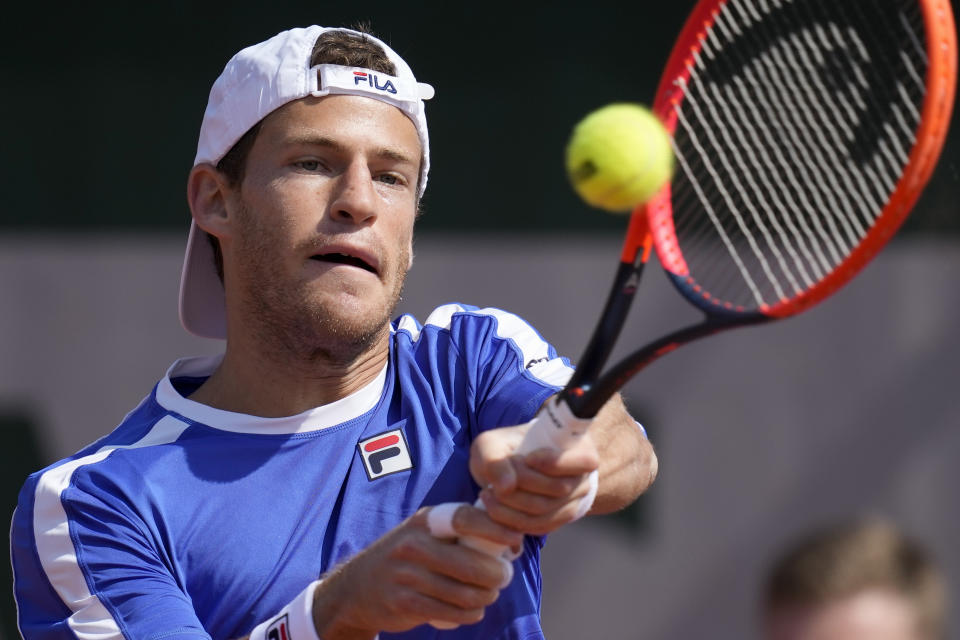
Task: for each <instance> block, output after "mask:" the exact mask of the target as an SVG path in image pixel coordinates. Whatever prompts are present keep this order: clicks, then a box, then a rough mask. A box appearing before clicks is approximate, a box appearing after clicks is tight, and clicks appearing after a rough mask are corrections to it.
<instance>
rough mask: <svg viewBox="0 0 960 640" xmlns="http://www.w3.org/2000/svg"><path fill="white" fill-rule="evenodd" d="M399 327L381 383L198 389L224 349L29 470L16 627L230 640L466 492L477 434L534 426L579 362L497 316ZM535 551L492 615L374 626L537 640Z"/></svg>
mask: <svg viewBox="0 0 960 640" xmlns="http://www.w3.org/2000/svg"><path fill="white" fill-rule="evenodd" d="M391 326H392V333H391V339H390V357H389V362H388V364H387V366H386V367H385V368H384V370H383V371H382V372H381V373H380V374H379V376H378V377H377V379H376V380H374V381H373V382H371V383H370V384H368V385H367V386H366V387H364V388H363V389H361V390H359V391H357V392H356V393H354V394H352V395H351V396H348V397H346V398H343V399H341V400H339V401H337V402H334V403H332V404H329V405H325V406H322V407H318V408H316V409H312V410H310V411H307V412H305V413H303V414H300V415H297V416H292V417H287V418H258V417H254V416H249V415H244V414H237V413H231V412H226V411H220V410H217V409H213V408H211V407H208V406H205V405H202V404H199V403H197V402H193V401H191V400H190V399H189V395H190V394H191V393H192V392H193V391H194V390H195V389H196V388H197V387H199V386H200V385H201V384H202V383H203V381H204V380H205V379H206V378H207V377H208V376H209V375H210V374H211V373H212V372H213V370H214V369H215V368H216V366H217V365H218V363H219V358H190V359H184V360H179V361H177V362H175V363H174V364H173V366H172V367H171V368H170V369H169V371H168V372H167V375H166V376H165V377H164V378H163V379H161V380H160V382H159V383H157V385H156V386H155V387H154V389H153V391H152V392H151V393H150V395H148V396H147V397H146V398H145V399H144V400H143V401H142V402H141V403H140V405H139V406H138V407H137V408H136V409H134V410H133V411H132V412H131V413H130V414H129V415H127V417H126V418H125V419H124V420H123V422H122V423H121V424H120V426H118V427H117V428H116V429H115V430H114V431H113V432H112V433H110V434H109V435H107V436H105V437H104V438H102V439H100V440H99V441H97V442H95V443H94V444H92V445H90V446H89V447H87V448H85V449H83V450H82V451H80V452H78V453H77V454H75V455H74V456H72V457H70V458H67V459H65V460H61V461H59V462H57V463H55V464H53V465H51V466H50V467H47V468H46V469H43V470H42V471H38V472H37V473H35V474H33V475H31V476H30V477H29V479H28V480H27V482H26V484H25V485H24V487H23V489H22V491H21V493H20V500H19V504H18V507H17V509H16V511H15V513H14V518H13V527H12V532H11V546H12V559H13V566H14V573H15V595H16V600H17V606H18V609H19V624H20V628H21V631H22V633H23V635H24V636H25V637H26V638H28V639H34V638H82V639H87V638H90V639H92V638H97V639H98V640H106V639H112V638H128V639H136V640H158V639H160V638H164V639H172V638H216V639H218V640H219V639H223V640H227V639H230V638H238V637H241V636H243V635H246V634H247V633H249V632H250V630H251V629H252V628H253V627H254V626H255V625H256V624H258V623H260V622H262V621H265V620H267V619H268V618H269V617H270V616H272V615H273V614H274V613H276V612H277V611H279V610H280V609H281V608H282V607H283V606H284V605H286V604H287V603H288V602H289V601H290V600H292V599H293V598H294V597H295V596H296V595H297V594H298V593H299V592H300V591H301V590H302V589H303V588H304V587H305V586H306V585H307V584H308V583H309V582H311V581H312V580H314V579H316V578H317V577H319V576H320V575H321V574H323V573H324V572H326V571H327V570H329V569H331V568H332V567H334V566H335V565H336V564H337V563H339V562H341V561H344V560H346V559H348V558H350V557H351V556H352V555H354V554H356V553H357V552H358V551H360V550H361V549H363V548H364V547H366V546H368V545H369V544H370V543H372V542H373V541H374V540H376V539H377V538H378V537H380V536H381V535H383V534H384V533H385V532H387V531H388V530H390V529H392V528H393V527H395V526H396V525H397V524H399V523H400V522H401V521H402V520H404V519H405V518H407V517H408V516H410V515H411V514H412V513H414V512H415V511H416V510H417V509H418V508H419V507H421V506H424V505H433V504H438V503H441V502H448V501H467V502H472V501H474V500H475V499H476V497H477V491H478V487H477V486H476V484H475V483H474V482H473V480H472V478H471V476H470V473H469V470H468V466H467V462H468V455H469V450H470V443H471V441H472V440H473V438H474V437H476V436H477V434H479V433H480V432H482V431H484V430H486V429H492V428H495V427H500V426H507V425H513V424H521V423H523V422H526V421H528V420H530V419H531V418H532V417H533V415H534V414H535V413H536V411H537V409H538V408H539V407H540V405H541V404H542V403H543V402H544V401H545V400H546V399H547V398H548V397H549V396H550V395H551V394H553V393H555V392H556V391H557V390H558V389H559V388H560V386H561V385H562V384H563V383H564V382H565V381H566V380H567V378H568V377H569V375H570V373H571V369H570V366H569V363H568V362H567V361H566V360H565V359H562V358H559V357H558V356H557V354H556V351H555V350H554V349H553V347H552V346H550V345H549V344H547V343H546V342H545V341H544V340H543V339H542V338H541V337H540V336H539V335H538V334H537V333H536V331H534V330H533V329H532V328H531V327H530V326H529V325H527V324H526V323H525V322H523V321H522V320H520V319H519V318H517V317H516V316H514V315H511V314H509V313H505V312H503V311H499V310H496V309H477V308H475V307H470V306H467V305H458V304H452V305H446V306H443V307H440V308H438V309H436V310H435V311H434V312H433V313H432V314H431V315H430V316H429V317H428V318H427V320H426V322H425V323H424V324H423V325H421V324H420V323H418V322H417V321H416V320H415V319H414V318H412V317H410V316H402V317H400V318H399V319H397V320H396V321H394V322H393V323H392V325H391ZM539 554H540V540H539V539H536V538H530V537H528V538H527V541H526V544H525V549H524V553H523V555H522V556H521V557H520V558H519V559H518V560H517V561H516V563H515V570H516V574H515V577H514V579H513V582H512V583H511V584H510V586H509V587H507V588H506V589H505V590H504V591H503V592H502V593H501V595H500V598H499V600H498V601H497V602H496V603H495V604H493V605H491V606H490V607H489V608H488V609H487V613H486V616H485V618H484V620H483V621H482V622H480V623H478V624H476V625H471V626H467V627H461V628H459V629H456V630H452V631H444V632H441V631H437V630H435V629H433V628H432V627H429V626H421V627H418V628H416V629H413V630H411V631H408V632H406V633H401V634H381V636H380V637H381V639H382V640H387V639H388V638H404V639H413V638H417V639H426V638H451V639H466V638H476V639H483V640H493V639H510V640H520V639H529V638H542V637H543V634H542V632H541V630H540V622H539V606H540V570H539ZM292 640H296V639H292Z"/></svg>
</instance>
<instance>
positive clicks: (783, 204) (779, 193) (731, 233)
mask: <svg viewBox="0 0 960 640" xmlns="http://www.w3.org/2000/svg"><path fill="white" fill-rule="evenodd" d="M880 5H882V6H880ZM923 36H924V31H923V20H922V16H921V15H920V14H919V11H918V10H917V8H916V3H915V2H907V1H905V0H898V1H897V0H885V1H884V2H877V1H876V0H869V1H867V0H844V2H834V3H831V1H830V0H730V1H729V2H727V3H726V4H725V5H724V6H723V7H722V8H721V10H720V11H719V13H718V14H717V15H716V16H715V19H714V23H713V25H712V26H711V28H710V29H709V30H707V32H706V34H705V36H704V38H703V40H702V42H701V46H700V48H699V50H698V51H697V52H696V53H695V54H694V55H693V56H692V58H691V62H690V63H689V66H688V69H687V72H688V73H687V74H685V76H681V77H679V78H677V79H676V83H677V85H678V87H679V88H680V89H681V92H682V93H683V96H684V97H683V100H682V101H681V102H680V103H679V104H678V105H677V106H676V107H675V108H674V110H675V114H676V129H675V132H674V151H675V153H676V157H677V165H678V172H677V175H676V177H675V178H674V183H673V185H672V193H673V200H672V205H673V211H674V213H673V219H674V227H675V232H676V236H677V240H678V243H679V246H680V249H681V251H682V253H683V255H684V259H685V261H686V263H687V265H688V268H689V271H690V274H691V277H692V280H693V281H694V284H693V286H694V287H695V289H696V290H702V291H703V295H704V296H705V297H708V298H709V299H711V300H712V301H713V302H715V303H720V304H723V305H724V306H726V307H728V308H736V309H754V308H761V309H762V308H765V307H767V306H770V305H773V304H776V303H777V302H780V301H784V300H786V299H789V298H794V297H797V296H799V295H801V294H802V293H803V292H804V291H806V290H808V289H810V288H811V287H813V286H815V285H816V284H817V283H818V282H819V281H821V280H823V279H824V278H825V277H826V276H827V275H829V274H830V272H832V271H833V270H834V269H836V267H837V266H838V265H839V264H840V263H841V262H843V260H844V259H845V258H846V257H847V256H849V255H850V253H851V252H852V251H853V250H854V249H855V248H856V247H857V246H858V245H859V244H860V243H861V242H862V241H863V239H864V237H865V236H866V235H867V233H868V232H869V230H870V229H871V228H872V227H873V225H874V224H875V222H876V219H877V216H878V215H879V214H880V212H881V211H883V209H884V206H885V203H886V202H887V201H888V199H889V198H890V195H891V194H892V192H893V191H894V190H895V188H896V184H897V181H898V179H899V176H900V175H901V173H902V171H903V168H904V166H905V165H906V163H907V162H908V160H909V155H910V151H911V150H912V148H913V145H914V143H915V132H916V130H917V127H918V123H919V120H920V111H919V107H918V105H920V104H922V101H923V97H924V93H925V80H924V78H925V74H926V66H927V60H926V53H925V50H924V47H923V44H922V43H923V42H924V37H923ZM891 69H895V70H897V71H898V73H896V74H891V71H890V70H891ZM901 70H902V73H900V72H899V71H901ZM891 78H893V80H891ZM707 292H709V293H707Z"/></svg>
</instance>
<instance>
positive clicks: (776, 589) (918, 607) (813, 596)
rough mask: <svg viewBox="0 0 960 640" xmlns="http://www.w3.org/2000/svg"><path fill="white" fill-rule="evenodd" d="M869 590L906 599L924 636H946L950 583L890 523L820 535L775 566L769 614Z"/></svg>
mask: <svg viewBox="0 0 960 640" xmlns="http://www.w3.org/2000/svg"><path fill="white" fill-rule="evenodd" d="M867 589H883V590H887V591H891V592H893V593H896V594H898V595H900V596H902V597H904V598H905V599H906V600H907V601H908V602H909V603H910V604H911V606H912V608H913V610H914V611H915V612H916V615H917V623H918V628H919V631H920V633H921V636H922V637H923V638H927V639H929V640H943V639H944V638H946V603H947V594H946V585H945V583H944V580H943V576H942V575H941V573H940V571H939V570H938V569H937V567H936V565H935V563H934V562H933V560H932V558H931V556H930V554H929V553H928V552H927V550H926V549H925V548H924V547H922V546H921V545H919V544H918V543H916V542H915V541H913V540H910V539H908V538H907V537H905V536H904V535H902V534H901V533H900V531H898V530H897V528H896V527H894V526H893V525H891V524H890V523H888V522H885V521H880V520H866V521H857V522H853V523H848V524H843V525H840V526H836V527H833V528H830V529H826V530H823V531H819V532H817V533H815V534H813V535H811V536H809V537H807V538H805V539H803V540H801V541H800V542H799V543H798V544H796V545H795V546H793V547H792V548H790V549H789V550H788V551H787V552H786V553H785V554H783V555H782V556H781V557H780V559H779V560H778V561H777V562H776V563H775V564H774V566H773V568H772V570H771V571H770V573H769V577H768V579H767V583H766V588H765V590H764V603H763V604H764V611H765V612H766V613H768V614H769V613H770V612H772V611H775V610H779V609H782V608H786V607H791V606H811V605H813V606H815V605H820V604H825V603H828V602H833V601H836V600H840V599H842V598H845V597H848V596H852V595H854V594H857V593H860V592H862V591H865V590H867Z"/></svg>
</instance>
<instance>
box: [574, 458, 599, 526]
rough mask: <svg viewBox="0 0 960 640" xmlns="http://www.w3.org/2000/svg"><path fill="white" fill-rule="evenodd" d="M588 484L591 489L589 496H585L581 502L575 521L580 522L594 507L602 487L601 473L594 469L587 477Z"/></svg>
mask: <svg viewBox="0 0 960 640" xmlns="http://www.w3.org/2000/svg"><path fill="white" fill-rule="evenodd" d="M587 482H589V483H590V489H589V490H588V491H587V495H585V496H583V498H581V500H580V506H579V507H577V513H576V515H574V516H573V519H574V520H579V519H580V518H582V517H583V516H585V515H587V513H588V512H589V511H590V507H592V506H593V501H594V500H596V498H597V489H598V488H599V486H600V473H599V472H598V471H597V470H596V469H594V470H593V471H591V472H590V475H589V476H588V477H587Z"/></svg>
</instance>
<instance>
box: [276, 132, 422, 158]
mask: <svg viewBox="0 0 960 640" xmlns="http://www.w3.org/2000/svg"><path fill="white" fill-rule="evenodd" d="M284 142H285V143H286V144H288V145H291V146H315V147H325V148H327V149H332V150H333V151H336V152H338V153H346V152H347V147H346V145H344V144H342V143H341V142H339V141H337V140H334V139H333V138H330V137H328V136H325V135H322V134H313V133H304V134H292V135H290V136H287V137H286V139H285V140H284ZM372 155H374V156H375V157H377V158H382V159H384V160H392V161H393V162H397V163H406V164H411V165H418V164H419V162H418V161H417V160H415V159H414V158H412V157H411V156H410V154H408V153H406V152H405V151H402V150H401V149H397V148H396V147H378V148H377V149H375V150H374V152H373V154H372Z"/></svg>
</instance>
